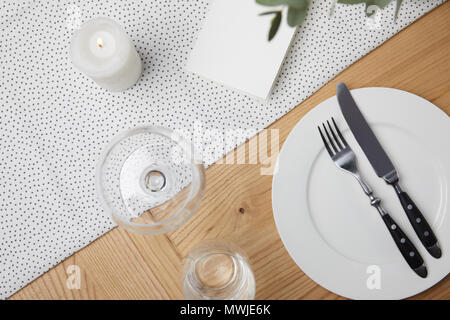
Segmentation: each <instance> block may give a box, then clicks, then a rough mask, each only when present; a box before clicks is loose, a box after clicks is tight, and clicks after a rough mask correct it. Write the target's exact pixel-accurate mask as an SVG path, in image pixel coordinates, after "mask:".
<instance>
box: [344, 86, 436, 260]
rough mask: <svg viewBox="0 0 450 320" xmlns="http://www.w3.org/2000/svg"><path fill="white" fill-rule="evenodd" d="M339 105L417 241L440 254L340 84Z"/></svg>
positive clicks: (360, 114) (346, 90)
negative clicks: (396, 201) (393, 191)
mask: <svg viewBox="0 0 450 320" xmlns="http://www.w3.org/2000/svg"><path fill="white" fill-rule="evenodd" d="M336 92H337V99H338V101H339V105H340V108H341V111H342V114H343V115H344V118H345V120H346V121H347V124H348V126H349V127H350V130H351V131H352V133H353V135H354V136H355V138H356V141H358V144H359V145H360V146H361V148H362V150H363V151H364V153H365V154H366V156H367V158H368V159H369V162H370V164H371V165H372V167H373V169H374V170H375V172H376V173H377V175H378V176H379V177H380V178H383V179H384V181H386V183H387V184H389V185H391V186H393V187H394V189H395V192H396V194H397V196H398V198H399V200H400V203H401V204H402V207H403V209H404V210H405V213H406V215H407V216H408V219H409V222H410V223H411V225H412V226H413V228H414V231H415V232H416V234H417V236H418V237H419V239H420V241H421V242H422V244H423V245H424V247H425V248H426V249H427V251H428V252H429V253H430V255H432V256H433V257H435V258H440V257H441V254H442V253H441V249H440V247H439V243H438V241H437V238H436V236H435V235H434V232H433V230H432V229H431V227H430V225H429V224H428V222H427V220H426V219H425V217H424V216H423V214H422V213H421V212H420V210H419V208H418V207H417V206H416V204H415V203H414V202H413V201H412V200H411V198H410V197H409V195H408V194H407V193H406V192H405V191H403V190H402V188H401V187H400V185H399V176H398V173H397V171H396V170H395V168H394V165H393V164H392V162H391V160H390V159H389V157H388V156H387V154H386V152H385V151H384V149H383V147H382V146H381V145H380V143H379V142H378V139H377V138H376V136H375V134H374V133H373V131H372V129H370V126H369V124H368V123H367V121H366V119H364V116H363V115H362V113H361V111H360V110H359V108H358V106H357V105H356V102H355V100H354V99H353V97H352V95H351V93H350V91H349V90H348V88H347V86H346V85H345V84H344V83H339V84H338V85H337V88H336Z"/></svg>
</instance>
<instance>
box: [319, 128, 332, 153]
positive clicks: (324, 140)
mask: <svg viewBox="0 0 450 320" xmlns="http://www.w3.org/2000/svg"><path fill="white" fill-rule="evenodd" d="M317 129H319V133H320V136H321V137H322V141H323V144H324V145H325V148H326V149H327V151H328V154H329V155H330V157H333V155H334V153H333V151H331V149H330V146H329V145H328V143H327V140H326V139H325V137H324V136H323V134H322V130H320V126H317Z"/></svg>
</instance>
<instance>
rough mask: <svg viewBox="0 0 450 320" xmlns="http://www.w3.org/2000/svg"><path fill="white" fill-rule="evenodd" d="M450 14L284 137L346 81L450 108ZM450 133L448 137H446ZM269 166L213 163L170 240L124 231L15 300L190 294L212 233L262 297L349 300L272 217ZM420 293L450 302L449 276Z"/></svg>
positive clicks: (379, 58)
mask: <svg viewBox="0 0 450 320" xmlns="http://www.w3.org/2000/svg"><path fill="white" fill-rule="evenodd" d="M449 18H450V3H448V2H447V3H445V4H443V5H442V6H440V7H438V8H437V9H435V10H434V11H432V12H431V13H429V14H427V15H426V16H424V17H423V18H421V19H420V20H418V21H417V22H415V23H414V24H413V25H411V26H409V27H408V28H406V29H405V30H403V31H402V32H400V33H399V34H397V35H396V36H394V37H393V38H391V39H390V40H388V41H387V42H386V43H385V44H383V45H381V46H380V47H379V48H377V49H376V50H375V51H373V52H372V53H370V54H369V55H367V56H365V57H364V58H362V59H361V60H360V61H358V62H356V63H355V64H354V65H352V66H351V67H349V68H348V69H346V70H345V71H343V72H342V73H341V74H339V75H338V76H337V77H336V78H335V79H333V80H332V81H331V82H330V83H328V84H327V85H325V86H324V87H322V88H321V89H320V90H319V91H318V92H316V93H315V94H314V95H312V96H311V97H310V98H309V99H307V100H306V101H304V102H303V103H301V104H300V105H299V106H297V107H296V108H295V109H294V110H292V111H291V112H289V113H288V114H286V115H285V116H284V117H282V118H281V119H280V120H278V121H277V122H275V123H274V124H272V125H271V126H270V128H271V129H279V130H280V131H279V132H280V140H281V142H283V141H284V139H286V137H287V135H288V134H289V132H290V131H291V130H292V128H293V127H294V125H295V124H296V123H297V122H298V121H299V120H300V119H301V118H302V117H303V116H304V115H305V114H306V113H307V112H308V111H309V110H311V109H312V108H313V107H314V106H316V105H317V104H319V103H320V102H322V101H323V100H325V99H327V98H329V97H331V96H333V95H335V87H336V84H337V83H338V82H340V81H345V82H346V83H347V84H348V85H349V87H351V88H359V87H372V86H384V87H393V88H398V89H403V90H406V91H409V92H412V93H415V94H417V95H419V96H422V97H424V98H425V99H427V100H429V101H431V102H432V103H434V104H435V105H437V106H438V107H440V108H442V109H443V110H444V111H445V112H447V114H448V113H449V112H450V19H449ZM448 138H449V137H442V139H443V142H444V141H447V142H448ZM247 146H248V143H247ZM447 146H448V145H447ZM247 151H248V148H247ZM260 168H261V166H260V165H249V164H248V165H239V164H235V165H225V164H222V165H218V164H215V165H212V166H211V167H209V168H208V169H207V173H206V176H207V188H206V195H205V198H204V201H203V202H202V205H201V208H200V211H199V212H197V213H196V214H195V216H194V217H193V218H192V219H191V220H190V221H189V222H188V223H187V224H186V225H185V226H184V227H182V228H180V229H178V230H176V231H175V232H172V233H170V234H168V235H161V236H139V235H134V234H131V233H129V232H126V231H124V230H123V229H121V228H115V229H113V230H112V231H110V232H108V233H107V234H105V235H104V236H102V237H100V238H99V239H97V240H96V241H94V242H93V243H91V244H90V245H88V246H87V247H86V248H84V249H82V250H80V251H79V252H77V253H75V254H74V255H72V256H71V257H69V258H68V259H66V260H65V261H64V262H62V263H61V264H59V265H57V266H56V267H54V268H53V269H51V270H50V271H49V272H47V273H45V274H44V275H42V276H41V277H40V278H38V279H37V280H35V281H34V282H32V283H30V284H29V285H28V286H26V287H25V288H23V289H22V290H20V291H18V292H17V293H16V294H14V295H13V296H12V297H11V299H182V298H183V293H182V288H181V276H180V270H181V266H182V260H183V257H184V256H185V255H186V254H187V252H188V251H189V249H190V248H191V247H192V246H194V245H195V244H197V243H198V242H199V241H202V240H203V239H206V238H225V239H232V240H233V241H235V242H236V243H237V244H238V245H240V246H241V247H242V248H243V249H244V250H245V251H246V252H247V253H248V255H249V257H250V261H251V264H252V266H253V269H254V272H255V276H256V284H257V295H256V298H258V299H342V297H339V296H337V295H335V294H333V293H331V292H329V291H327V290H326V289H324V288H322V287H320V286H319V285H318V284H316V283H315V282H313V281H312V280H311V279H309V278H308V276H306V275H305V274H304V273H303V272H302V271H301V270H300V268H298V267H297V265H296V264H295V263H294V262H293V260H292V259H291V258H290V257H289V255H288V253H287V251H286V250H285V248H284V247H283V244H282V243H281V240H280V238H279V236H278V233H277V230H276V228H275V224H274V220H273V216H272V204H271V183H272V177H271V176H264V175H260ZM70 265H78V266H79V267H80V270H81V275H82V281H81V289H79V290H69V289H68V288H67V286H66V280H67V274H66V269H67V267H68V266H70ZM415 298H420V299H450V279H449V278H448V277H447V278H446V279H445V280H443V281H441V282H440V283H438V284H437V285H435V286H434V287H433V288H431V289H429V290H427V291H426V292H423V293H421V294H419V295H417V296H416V297H415Z"/></svg>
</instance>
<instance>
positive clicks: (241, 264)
mask: <svg viewBox="0 0 450 320" xmlns="http://www.w3.org/2000/svg"><path fill="white" fill-rule="evenodd" d="M183 276H184V277H183V281H184V283H183V290H184V296H185V298H186V299H190V300H252V299H254V297H255V278H254V275H253V272H252V270H251V268H250V265H249V263H248V259H247V257H246V255H245V253H244V252H243V251H242V250H241V249H240V248H238V247H236V246H235V245H233V244H231V243H229V242H224V241H213V240H210V241H206V242H203V243H201V244H200V245H198V246H197V247H196V248H194V249H193V250H192V251H191V252H190V253H189V255H188V256H187V257H186V259H185V262H184V269H183Z"/></svg>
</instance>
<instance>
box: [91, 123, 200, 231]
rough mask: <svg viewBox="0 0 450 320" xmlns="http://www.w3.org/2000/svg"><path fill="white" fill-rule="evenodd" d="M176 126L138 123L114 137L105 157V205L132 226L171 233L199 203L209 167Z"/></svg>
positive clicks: (100, 179) (99, 178)
mask: <svg viewBox="0 0 450 320" xmlns="http://www.w3.org/2000/svg"><path fill="white" fill-rule="evenodd" d="M195 155H196V153H195V152H194V148H193V145H192V144H191V143H190V142H189V141H187V140H186V139H185V138H183V137H182V136H181V135H180V134H179V133H177V132H176V131H172V130H170V129H167V128H162V127H152V126H148V127H138V128H135V129H131V130H128V131H126V132H123V133H122V134H119V135H118V136H117V137H115V138H114V139H113V140H112V141H111V142H110V143H109V145H108V146H107V147H106V149H105V150H104V152H103V154H102V156H101V157H100V160H99V163H98V166H97V172H96V187H97V192H98V195H99V199H100V203H101V204H102V207H103V208H104V209H105V211H106V212H108V213H109V214H110V215H111V217H112V219H113V220H114V221H115V222H116V223H117V224H118V225H120V226H122V227H124V228H125V229H127V230H130V231H132V232H136V233H139V234H161V233H167V232H169V231H171V230H174V229H175V228H177V227H179V226H180V225H182V224H183V223H185V222H186V221H187V220H188V219H189V218H190V217H191V216H192V215H193V214H194V212H195V211H196V210H197V209H198V207H199V205H200V202H201V200H202V198H203V194H204V190H205V174H204V167H203V164H202V162H201V160H200V159H198V158H196V157H195Z"/></svg>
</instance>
